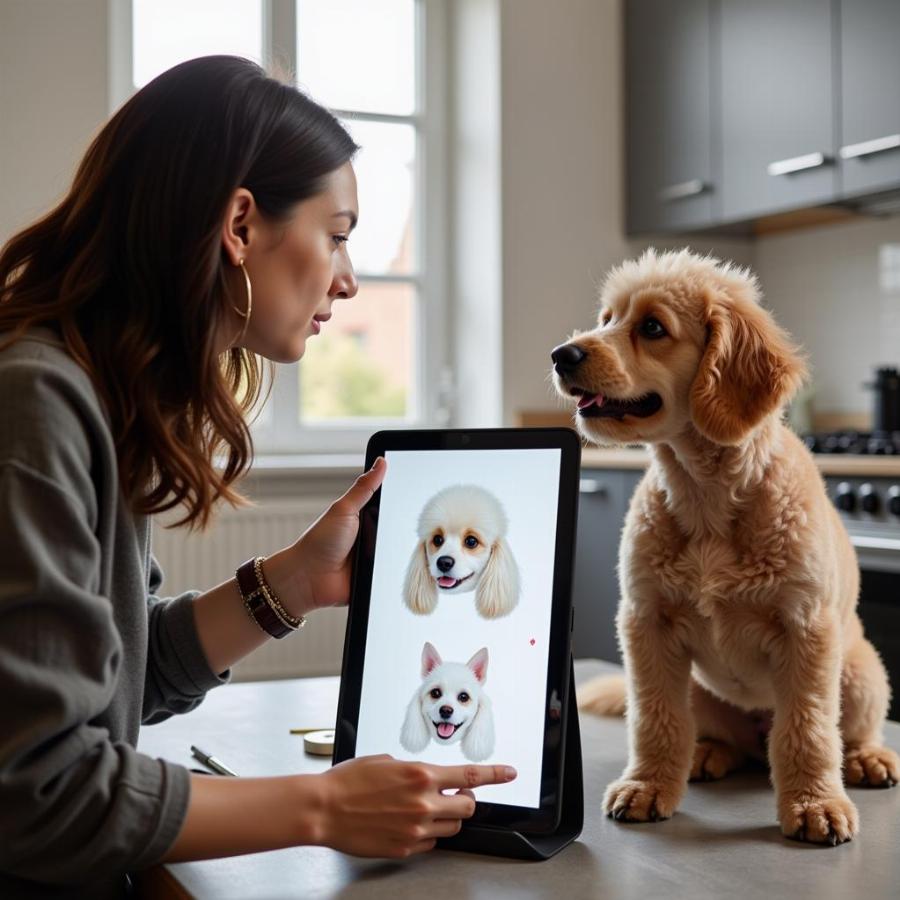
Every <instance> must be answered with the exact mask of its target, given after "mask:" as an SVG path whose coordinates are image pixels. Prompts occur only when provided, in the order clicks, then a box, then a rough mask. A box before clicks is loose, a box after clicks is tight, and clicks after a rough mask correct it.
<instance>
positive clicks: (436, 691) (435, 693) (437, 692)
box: [428, 688, 441, 700]
mask: <svg viewBox="0 0 900 900" xmlns="http://www.w3.org/2000/svg"><path fill="white" fill-rule="evenodd" d="M428 696H429V697H431V699H432V700H440V699H441V689H440V688H432V689H431V690H430V691H429V692H428Z"/></svg>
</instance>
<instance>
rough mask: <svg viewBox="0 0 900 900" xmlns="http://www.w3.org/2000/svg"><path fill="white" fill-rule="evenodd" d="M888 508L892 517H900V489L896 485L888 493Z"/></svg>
mask: <svg viewBox="0 0 900 900" xmlns="http://www.w3.org/2000/svg"><path fill="white" fill-rule="evenodd" d="M887 506H888V509H889V510H890V512H891V515H893V516H900V487H898V486H897V485H896V484H894V485H891V488H890V490H889V491H888V501H887Z"/></svg>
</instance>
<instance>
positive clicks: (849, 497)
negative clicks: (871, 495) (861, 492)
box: [834, 481, 856, 512]
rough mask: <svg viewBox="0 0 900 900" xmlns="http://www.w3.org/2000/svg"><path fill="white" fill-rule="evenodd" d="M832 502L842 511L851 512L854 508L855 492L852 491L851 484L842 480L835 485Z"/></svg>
mask: <svg viewBox="0 0 900 900" xmlns="http://www.w3.org/2000/svg"><path fill="white" fill-rule="evenodd" d="M834 503H835V505H836V506H837V508H838V509H840V510H842V511H843V512H853V510H854V509H856V494H854V493H853V486H852V485H851V484H850V482H849V481H842V482H841V483H840V484H839V485H838V486H837V492H836V493H835V496H834Z"/></svg>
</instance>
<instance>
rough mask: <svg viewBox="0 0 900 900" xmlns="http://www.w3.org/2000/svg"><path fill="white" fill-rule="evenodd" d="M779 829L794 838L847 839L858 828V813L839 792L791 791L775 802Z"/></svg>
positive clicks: (840, 841)
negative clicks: (809, 793)
mask: <svg viewBox="0 0 900 900" xmlns="http://www.w3.org/2000/svg"><path fill="white" fill-rule="evenodd" d="M778 819H779V821H780V822H781V832H782V834H784V835H785V837H789V838H792V839H793V840H795V841H809V842H810V843H813V844H830V845H831V846H832V847H834V846H836V845H837V844H843V843H844V842H845V841H849V840H850V839H851V838H852V837H854V836H855V835H856V833H857V832H858V831H859V813H857V811H856V807H855V806H854V805H853V802H852V801H851V800H850V798H849V797H848V796H847V795H846V794H845V793H843V792H841V793H838V794H833V795H831V796H825V797H815V796H813V797H811V796H809V795H808V794H807V795H802V794H792V795H788V796H785V797H782V798H781V799H780V800H779V802H778Z"/></svg>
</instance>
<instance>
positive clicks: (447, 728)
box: [437, 722, 456, 738]
mask: <svg viewBox="0 0 900 900" xmlns="http://www.w3.org/2000/svg"><path fill="white" fill-rule="evenodd" d="M455 730H456V726H455V725H451V724H450V723H449V722H441V724H440V725H438V727H437V733H438V734H439V735H440V736H441V737H442V738H448V737H451V736H452V735H453V732H454V731H455Z"/></svg>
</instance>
